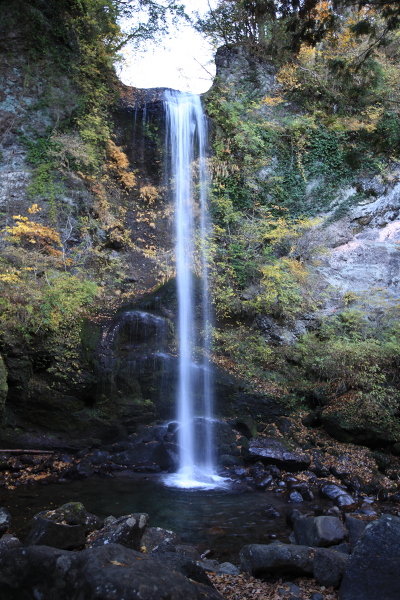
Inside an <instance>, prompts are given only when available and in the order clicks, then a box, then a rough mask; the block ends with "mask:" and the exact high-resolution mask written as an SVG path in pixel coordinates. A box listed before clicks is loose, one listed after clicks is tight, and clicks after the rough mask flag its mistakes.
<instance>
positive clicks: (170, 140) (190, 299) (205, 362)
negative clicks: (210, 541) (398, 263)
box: [164, 90, 220, 488]
mask: <svg viewBox="0 0 400 600" xmlns="http://www.w3.org/2000/svg"><path fill="white" fill-rule="evenodd" d="M164 104H165V111H166V116H167V133H166V142H167V155H168V156H169V160H168V168H167V174H168V177H167V178H168V179H169V180H171V181H172V185H173V190H174V191H173V195H174V202H175V236H176V246H175V248H176V250H175V255H176V278H177V293H178V336H179V385H178V392H177V420H178V424H179V429H178V443H179V448H180V454H179V471H178V473H177V474H176V475H174V477H172V478H170V481H171V482H172V483H173V484H175V485H179V486H180V487H187V488H190V487H198V486H202V485H203V486H208V487H209V486H210V484H213V483H217V482H218V481H219V480H220V478H219V477H217V476H216V474H215V466H214V456H213V444H212V426H213V421H212V410H213V409H212V404H213V402H212V397H213V393H212V377H211V369H210V360H209V354H210V329H211V318H210V316H211V311H210V305H209V294H208V287H207V286H208V272H207V271H208V269H207V257H206V237H207V232H208V216H207V185H208V177H207V165H206V148H207V121H206V118H205V115H204V113H203V110H202V106H201V101H200V97H199V96H195V95H191V94H187V93H184V92H177V91H172V90H167V91H166V92H165V95H164ZM195 165H196V168H195ZM196 179H197V181H198V188H199V190H198V192H197V190H196V186H195V181H196ZM197 237H199V238H200V260H198V261H197V270H198V271H200V273H199V274H200V276H201V281H202V286H201V288H202V289H201V297H202V301H201V306H200V307H199V306H196V305H195V279H194V275H193V273H194V271H195V266H196V265H195V259H196V238H197ZM199 308H200V309H201V313H202V314H201V322H200V327H201V328H202V329H203V335H202V336H201V339H199V336H198V334H196V319H198V315H196V312H198V310H199ZM197 323H198V324H199V321H198V320H197ZM199 347H200V348H201V351H200V355H201V361H200V364H199V363H198V362H197V363H196V358H197V356H196V348H197V349H198V348H199ZM199 367H200V368H201V371H202V377H201V379H202V382H201V386H199V382H198V375H197V374H196V372H198V370H199ZM199 387H200V389H199ZM199 395H200V396H201V398H200V399H199Z"/></svg>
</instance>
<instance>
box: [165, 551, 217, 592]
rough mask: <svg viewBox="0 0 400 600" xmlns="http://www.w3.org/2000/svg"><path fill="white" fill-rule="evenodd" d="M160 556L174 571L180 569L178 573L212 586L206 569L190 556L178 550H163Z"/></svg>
mask: <svg viewBox="0 0 400 600" xmlns="http://www.w3.org/2000/svg"><path fill="white" fill-rule="evenodd" d="M159 556H160V560H162V561H163V563H164V564H167V565H169V566H170V567H171V568H172V570H173V571H178V573H182V575H185V577H188V578H189V579H192V580H193V581H197V583H202V584H203V585H208V586H210V587H212V583H211V581H210V580H209V578H208V576H207V573H206V571H205V569H203V568H202V566H201V565H200V564H199V563H198V562H196V561H195V560H193V559H191V558H189V557H188V556H183V555H182V554H177V553H176V552H162V553H160V555H159ZM157 558H158V554H157Z"/></svg>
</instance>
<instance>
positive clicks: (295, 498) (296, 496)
mask: <svg viewBox="0 0 400 600" xmlns="http://www.w3.org/2000/svg"><path fill="white" fill-rule="evenodd" d="M289 502H295V503H300V502H303V496H302V495H301V494H300V492H292V493H291V494H290V496H289Z"/></svg>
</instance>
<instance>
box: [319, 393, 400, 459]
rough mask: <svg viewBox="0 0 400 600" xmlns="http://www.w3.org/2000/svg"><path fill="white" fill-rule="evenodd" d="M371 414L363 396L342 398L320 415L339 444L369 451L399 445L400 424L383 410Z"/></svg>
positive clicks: (327, 429) (323, 423)
mask: <svg viewBox="0 0 400 600" xmlns="http://www.w3.org/2000/svg"><path fill="white" fill-rule="evenodd" d="M384 405H385V403H384V400H382V410H381V411H378V410H377V411H376V412H375V414H371V411H370V406H369V404H368V400H367V399H365V398H363V397H362V396H358V397H355V398H354V397H347V396H341V397H339V398H337V399H335V401H334V402H333V403H331V404H330V405H329V406H328V407H327V408H326V409H325V410H324V411H322V413H321V421H322V425H323V426H324V429H325V430H326V431H327V432H328V433H329V434H330V435H331V436H332V437H334V438H335V439H337V440H339V441H340V442H345V443H352V444H361V445H365V446H369V447H372V448H374V447H379V446H388V445H390V444H394V443H396V442H399V441H400V420H399V419H398V418H397V417H396V416H395V415H394V414H388V412H386V411H385V410H384Z"/></svg>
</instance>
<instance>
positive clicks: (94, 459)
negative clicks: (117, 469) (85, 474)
mask: <svg viewBox="0 0 400 600" xmlns="http://www.w3.org/2000/svg"><path fill="white" fill-rule="evenodd" d="M110 456H111V455H110V453H109V452H107V450H94V451H93V454H92V456H91V459H90V461H91V463H92V465H103V464H104V463H106V462H107V461H108V460H109V458H110Z"/></svg>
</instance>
